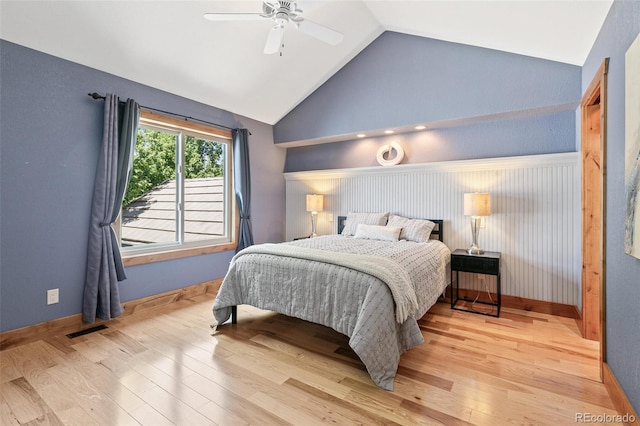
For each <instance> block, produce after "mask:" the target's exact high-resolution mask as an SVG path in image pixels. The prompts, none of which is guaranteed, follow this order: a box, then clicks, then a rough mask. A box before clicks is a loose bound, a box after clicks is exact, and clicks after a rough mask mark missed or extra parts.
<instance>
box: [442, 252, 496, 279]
mask: <svg viewBox="0 0 640 426" xmlns="http://www.w3.org/2000/svg"><path fill="white" fill-rule="evenodd" d="M451 268H452V269H454V270H457V271H461V272H475V273H477V274H489V275H498V273H499V271H500V259H491V258H486V257H474V256H452V257H451Z"/></svg>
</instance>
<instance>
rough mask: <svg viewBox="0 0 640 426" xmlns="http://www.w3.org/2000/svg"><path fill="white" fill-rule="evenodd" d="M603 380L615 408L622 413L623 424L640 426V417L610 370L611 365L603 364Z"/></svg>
mask: <svg viewBox="0 0 640 426" xmlns="http://www.w3.org/2000/svg"><path fill="white" fill-rule="evenodd" d="M602 379H603V381H604V386H605V387H606V388H607V392H609V397H611V400H612V401H613V406H614V407H616V410H618V413H620V415H621V416H623V418H622V422H623V423H624V424H625V425H626V426H640V417H638V413H636V411H635V410H634V409H633V406H632V405H631V402H629V399H628V398H627V395H626V394H625V393H624V390H623V389H622V387H621V386H620V383H618V380H617V379H616V376H615V375H614V374H613V371H611V368H609V364H607V363H606V362H605V363H603V364H602Z"/></svg>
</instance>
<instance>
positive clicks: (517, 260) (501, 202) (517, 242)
mask: <svg viewBox="0 0 640 426" xmlns="http://www.w3.org/2000/svg"><path fill="white" fill-rule="evenodd" d="M579 172H580V171H579V156H578V153H574V152H571V153H562V154H549V155H534V156H523V157H508V158H493V159H481V160H466V161H451V162H440V163H424V164H407V165H398V166H393V167H367V168H357V169H340V170H323V171H307V172H292V173H285V180H286V219H287V220H286V238H287V240H293V239H294V238H296V237H301V236H305V235H309V234H310V232H311V215H310V213H308V212H306V210H305V195H306V194H311V193H316V194H324V196H325V199H324V211H323V212H320V213H319V215H318V234H320V235H322V234H331V233H335V232H336V227H337V217H338V216H339V215H346V214H347V213H348V212H350V211H359V212H378V211H388V212H391V213H396V214H400V215H403V216H407V217H414V218H427V219H444V221H445V222H444V231H445V238H444V242H445V244H447V246H449V248H451V249H452V250H453V249H456V248H466V247H468V246H469V244H470V241H471V231H470V225H469V219H468V218H467V217H465V216H464V215H463V213H462V212H463V194H464V193H465V192H476V191H478V192H489V193H491V210H492V213H491V216H489V217H487V218H486V226H485V228H482V229H481V230H480V235H479V238H478V240H479V245H480V247H482V248H483V249H485V250H490V251H500V252H502V292H503V294H506V295H511V296H519V297H524V298H529V299H537V300H546V301H550V302H557V303H564V304H569V305H578V304H579V297H578V296H579V291H580V219H579V218H580V195H579V194H580V175H579ZM462 275H465V277H464V282H463V284H461V285H462V287H467V288H479V289H480V290H481V289H482V288H480V286H479V284H478V281H477V277H476V276H474V275H472V274H462ZM461 278H462V277H461ZM492 279H493V278H492V277H489V276H487V285H488V286H490V288H493V287H492V286H493V285H495V282H494V281H492ZM461 281H462V279H461Z"/></svg>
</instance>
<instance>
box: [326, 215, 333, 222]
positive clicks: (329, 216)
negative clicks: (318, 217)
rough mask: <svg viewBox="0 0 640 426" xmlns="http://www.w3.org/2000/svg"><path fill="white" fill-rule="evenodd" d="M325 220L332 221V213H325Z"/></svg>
mask: <svg viewBox="0 0 640 426" xmlns="http://www.w3.org/2000/svg"><path fill="white" fill-rule="evenodd" d="M327 222H333V213H327Z"/></svg>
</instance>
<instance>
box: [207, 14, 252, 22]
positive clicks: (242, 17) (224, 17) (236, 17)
mask: <svg viewBox="0 0 640 426" xmlns="http://www.w3.org/2000/svg"><path fill="white" fill-rule="evenodd" d="M204 18H205V19H208V20H209V21H258V20H261V19H264V18H263V16H262V15H261V14H259V13H205V14H204Z"/></svg>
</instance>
